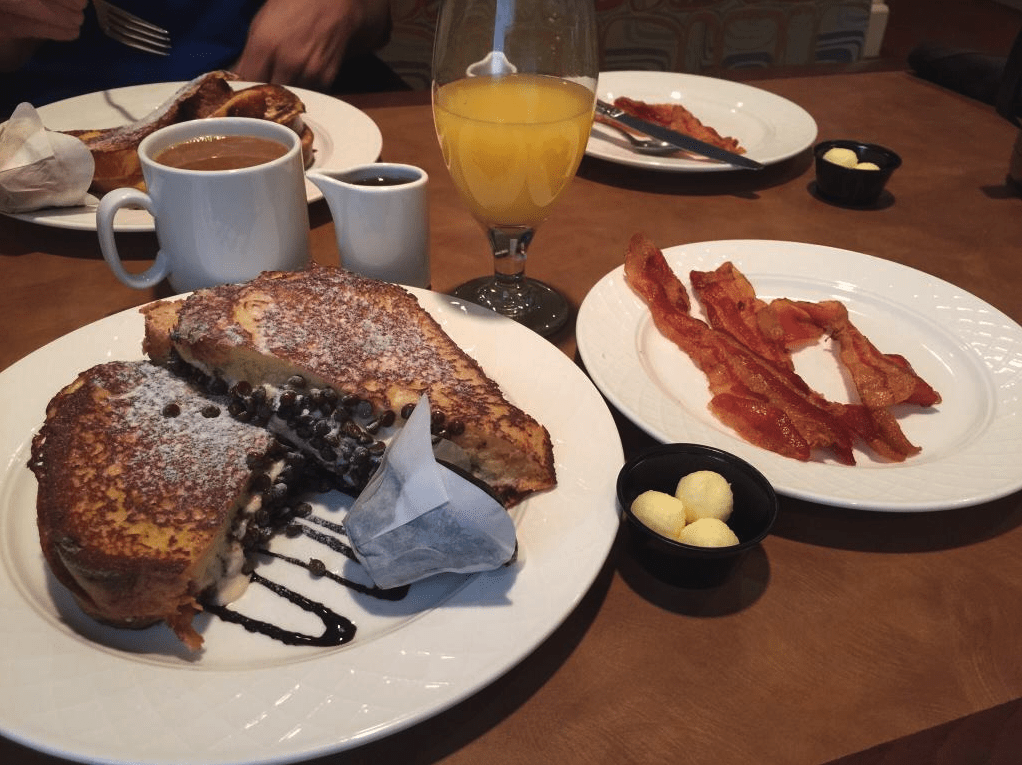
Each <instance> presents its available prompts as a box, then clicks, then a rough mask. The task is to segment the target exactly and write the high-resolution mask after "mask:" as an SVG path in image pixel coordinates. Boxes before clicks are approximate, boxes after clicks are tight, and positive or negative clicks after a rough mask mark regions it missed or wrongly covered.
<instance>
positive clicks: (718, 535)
mask: <svg viewBox="0 0 1022 765" xmlns="http://www.w3.org/2000/svg"><path fill="white" fill-rule="evenodd" d="M678 541H679V542H683V543H685V544H687V545H695V546H696V547H730V546H731V545H736V544H738V537H737V536H736V535H735V532H733V531H732V530H731V529H730V527H729V526H728V525H727V524H726V523H724V521H721V520H717V519H716V518H700V519H698V520H696V521H693V522H692V523H690V524H688V525H687V526H685V528H683V529H682V530H681V533H680V534H679V535H678Z"/></svg>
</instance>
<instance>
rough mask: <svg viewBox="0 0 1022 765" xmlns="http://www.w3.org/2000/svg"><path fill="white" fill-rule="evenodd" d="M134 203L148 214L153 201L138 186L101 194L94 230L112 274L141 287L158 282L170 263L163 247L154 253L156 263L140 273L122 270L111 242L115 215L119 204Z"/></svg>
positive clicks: (130, 285)
mask: <svg viewBox="0 0 1022 765" xmlns="http://www.w3.org/2000/svg"><path fill="white" fill-rule="evenodd" d="M128 205H136V206H141V207H144V208H145V209H146V210H148V211H149V214H150V215H152V216H153V217H156V215H155V213H154V212H153V200H152V197H150V196H149V195H148V194H146V193H145V192H144V191H139V190H138V189H114V190H113V191H110V192H107V193H106V194H104V195H103V198H102V199H100V200H99V207H98V208H96V233H98V234H99V248H100V249H101V250H102V251H103V259H104V260H105V261H106V262H107V265H108V266H110V269H111V270H112V271H113V272H114V276H116V277H117V278H118V279H120V280H121V281H122V282H123V283H124V284H126V285H128V286H129V287H134V288H135V289H137V290H144V289H148V288H149V287H152V286H153V285H156V284H159V283H160V282H161V281H163V279H164V278H165V277H166V276H167V274H169V273H170V263H169V261H168V259H167V256H166V255H164V253H163V250H159V251H158V252H157V253H156V262H155V263H153V265H151V266H150V267H149V268H148V269H146V270H145V271H143V272H142V273H140V274H130V273H128V272H127V271H125V270H124V266H123V265H122V263H121V256H120V254H119V253H118V252H117V243H116V242H115V241H114V215H116V214H117V211H118V210H120V209H121V208H122V207H126V206H128Z"/></svg>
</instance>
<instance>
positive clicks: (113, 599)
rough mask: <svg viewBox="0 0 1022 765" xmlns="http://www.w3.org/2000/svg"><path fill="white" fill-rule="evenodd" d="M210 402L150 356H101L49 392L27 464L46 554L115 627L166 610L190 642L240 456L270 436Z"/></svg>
mask: <svg viewBox="0 0 1022 765" xmlns="http://www.w3.org/2000/svg"><path fill="white" fill-rule="evenodd" d="M171 403H173V404H175V405H176V406H177V408H178V409H179V412H178V413H177V414H172V413H171V414H168V413H166V412H165V411H164V410H165V407H166V406H167V405H168V404H171ZM210 405H211V400H210V398H209V397H208V396H201V395H198V394H197V393H196V391H195V390H194V389H192V387H191V386H190V385H189V383H187V382H185V381H184V380H181V379H179V378H177V377H175V376H174V375H172V374H171V373H170V372H168V371H167V370H166V369H164V368H162V367H159V366H157V365H155V364H151V363H149V362H109V363H106V364H101V365H98V366H95V367H92V368H91V369H88V370H86V371H84V372H82V373H81V374H80V375H79V376H78V378H77V379H76V380H75V381H74V382H72V383H71V384H70V385H68V386H67V387H65V388H64V389H63V390H61V391H60V392H59V393H58V394H57V395H56V396H54V398H53V399H52V400H51V402H50V404H49V406H48V407H47V411H46V421H45V423H44V425H43V426H42V428H41V429H40V431H39V433H38V434H37V435H36V436H35V438H34V439H33V442H32V456H31V461H30V463H29V467H30V468H31V469H32V471H33V472H34V473H35V475H36V477H37V479H38V483H39V493H38V499H37V521H38V527H39V537H40V542H41V544H42V549H43V554H44V555H45V557H46V560H47V562H48V563H49V565H50V568H51V570H52V571H53V573H54V575H55V576H56V577H57V579H58V580H59V581H60V582H61V583H62V584H64V585H65V586H66V587H67V588H68V589H69V590H71V592H72V593H73V594H74V596H75V598H76V600H77V601H78V603H79V605H80V606H81V608H82V610H83V611H85V612H86V613H87V614H89V615H90V616H92V617H93V618H95V619H97V620H99V621H102V622H105V623H109V624H113V625H116V626H121V627H139V628H141V627H146V626H148V625H150V624H153V623H155V622H158V621H161V620H162V621H166V622H167V623H169V624H170V625H171V627H172V628H174V630H175V631H176V632H177V633H178V635H179V636H180V637H181V639H182V640H184V641H185V642H186V643H187V644H188V645H190V646H191V647H193V648H196V647H198V646H199V645H201V642H202V640H201V638H200V637H199V636H198V634H197V633H195V631H194V629H193V628H192V626H191V621H192V617H193V616H194V614H195V613H196V612H198V611H199V610H200V607H199V606H198V604H197V603H196V597H197V596H198V595H199V594H200V592H199V589H200V585H199V582H200V581H204V580H205V578H206V577H207V574H208V570H209V567H210V566H211V565H213V564H214V563H215V562H216V556H217V554H218V553H219V552H221V550H222V549H223V545H224V543H225V540H226V537H227V534H228V531H229V530H230V527H231V524H232V521H233V518H234V516H235V515H236V513H237V511H238V510H239V508H240V507H241V506H242V505H244V504H245V502H247V499H248V496H249V486H250V482H251V479H252V476H253V470H252V468H251V467H249V456H248V455H250V454H253V453H254V454H260V455H263V454H266V453H267V452H268V450H270V449H271V445H272V444H274V438H273V436H272V435H270V434H269V433H267V432H266V431H265V430H263V429H261V428H257V427H254V426H250V425H246V424H244V423H241V422H238V421H236V420H235V419H234V418H232V417H230V416H228V415H227V413H226V412H222V413H221V414H219V415H218V416H211V411H210V410H208V409H207V407H209V406H210ZM203 410H205V411H203Z"/></svg>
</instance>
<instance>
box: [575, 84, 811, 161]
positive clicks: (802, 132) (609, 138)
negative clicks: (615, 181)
mask: <svg viewBox="0 0 1022 765" xmlns="http://www.w3.org/2000/svg"><path fill="white" fill-rule="evenodd" d="M596 93H597V96H599V98H601V99H602V100H604V101H606V102H608V103H613V104H614V105H615V106H617V107H619V108H622V109H624V110H625V111H626V112H629V113H630V114H633V115H634V116H636V117H639V118H640V119H645V120H647V121H652V122H656V123H659V124H662V125H663V126H664V127H669V128H671V129H672V130H677V131H679V132H681V133H685V134H687V135H691V136H693V137H694V138H698V139H699V140H701V141H704V142H707V143H711V144H714V145H717V146H720V147H721V148H722V149H726V150H727V151H732V152H737V153H739V154H744V155H745V156H747V157H748V158H749V159H754V160H756V161H757V162H760V163H761V164H764V165H772V164H776V163H778V162H782V161H783V160H786V159H789V158H790V157H793V156H795V155H796V154H798V153H800V152H802V151H804V150H805V149H807V148H809V147H810V146H812V145H813V142H814V141H815V140H816V135H817V127H816V121H815V120H814V119H813V117H812V115H810V114H809V112H807V111H806V110H805V109H803V108H802V107H801V106H799V105H798V104H796V103H794V102H792V101H789V100H788V99H786V98H782V97H781V96H778V95H776V94H774V93H770V92H768V91H766V90H762V89H761V88H756V87H753V86H751V85H745V84H743V83H739V82H731V81H729V80H721V79H717V78H715V77H705V76H701V75H696V74H679V73H676V72H601V73H600V78H599V81H598V82H597V85H596ZM586 154H588V155H589V156H591V157H597V158H599V159H603V160H607V161H609V162H615V163H617V164H622V165H629V166H632V167H641V168H646V169H651V170H664V171H668V172H678V173H714V172H726V171H731V170H735V169H736V168H735V167H734V166H733V165H728V164H725V163H723V162H716V161H714V160H712V159H707V158H705V157H697V156H694V155H691V154H687V153H685V152H682V151H679V152H677V153H674V154H668V155H666V156H652V155H648V154H639V153H637V152H635V151H634V150H633V149H632V148H631V146H630V144H629V143H628V140H627V139H626V138H625V137H624V136H623V135H621V133H620V132H619V131H617V130H615V129H614V128H611V127H608V126H607V125H605V124H601V123H600V122H599V118H597V121H596V122H595V123H594V124H593V129H592V132H591V133H590V135H589V143H588V144H587V145H586Z"/></svg>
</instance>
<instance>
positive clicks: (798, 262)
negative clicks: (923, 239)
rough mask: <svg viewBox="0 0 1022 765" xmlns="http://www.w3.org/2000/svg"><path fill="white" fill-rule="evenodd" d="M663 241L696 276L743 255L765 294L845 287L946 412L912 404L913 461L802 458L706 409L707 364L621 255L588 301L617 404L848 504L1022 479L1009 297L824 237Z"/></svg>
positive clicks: (599, 381) (791, 487) (653, 424)
mask: <svg viewBox="0 0 1022 765" xmlns="http://www.w3.org/2000/svg"><path fill="white" fill-rule="evenodd" d="M663 252H664V255H665V257H666V258H667V260H668V262H669V263H670V264H671V266H672V268H673V269H674V270H675V272H676V273H678V274H679V276H680V277H681V280H682V282H683V283H684V284H685V285H686V287H689V281H688V272H689V271H690V270H692V269H697V270H711V269H713V268H716V267H717V266H718V265H720V264H721V263H722V262H724V261H725V260H731V261H732V262H734V263H735V265H736V266H737V267H738V268H739V269H741V270H742V272H743V273H745V275H746V276H747V277H748V278H749V280H750V281H751V282H752V284H753V287H754V288H755V287H757V283H758V284H759V285H760V287H759V288H757V291H758V292H759V293H760V295H761V296H762V297H764V298H767V299H769V298H772V297H792V298H804V299H809V300H818V299H825V298H826V297H834V298H836V299H839V300H841V301H842V302H844V303H845V304H846V306H848V308H849V312H850V314H851V315H852V317H853V321H854V323H855V324H856V326H858V327H859V329H861V330H862V331H863V333H864V334H865V335H866V336H867V337H869V338H870V339H871V340H872V341H873V343H874V344H875V345H876V346H877V347H878V348H879V349H880V350H881V351H884V352H887V353H902V354H903V355H905V356H906V357H908V359H909V361H910V362H911V363H912V364H913V366H914V367H915V368H916V370H917V371H918V372H919V373H920V374H921V375H922V376H923V377H924V379H928V381H930V382H931V383H932V384H934V385H935V387H937V389H938V390H939V391H940V392H941V393H942V395H943V398H944V401H943V402H942V403H941V404H939V405H938V406H937V407H935V408H934V411H933V412H932V413H926V414H924V413H921V412H920V411H919V410H918V409H915V410H914V411H912V410H910V411H909V412H907V413H905V416H900V415H899V421H900V422H901V424H902V426H903V428H904V429H905V431H906V434H907V435H908V436H909V437H910V439H911V438H914V440H915V442H916V443H917V444H918V445H920V446H922V449H923V451H922V453H921V454H919V455H916V456H915V457H912V458H910V459H908V460H907V461H905V462H903V463H900V464H894V463H886V462H883V461H880V460H869V459H865V460H864V459H863V455H862V453H861V452H860V451H858V450H857V452H856V455H857V458H858V464H857V465H856V466H854V467H848V466H842V465H837V464H835V463H833V462H832V461H827V460H822V461H821V460H818V459H814V460H812V461H810V462H808V463H802V462H798V461H797V460H793V459H788V458H785V457H781V456H779V455H776V454H773V453H772V452H769V451H767V450H765V449H760V448H758V447H755V446H753V445H751V444H748V443H746V442H745V441H744V440H742V439H740V438H739V437H738V436H737V435H736V434H734V433H733V432H732V431H730V430H729V429H728V428H726V427H724V426H723V425H721V424H720V423H719V422H717V421H716V420H715V419H714V418H713V417H712V415H710V414H709V412H708V411H706V409H705V404H706V402H708V401H709V393H708V390H707V388H706V382H705V377H703V376H702V373H701V372H699V371H698V370H697V369H696V368H695V366H694V364H692V362H691V361H690V360H689V359H688V358H687V356H685V354H684V353H683V352H682V351H680V350H679V349H678V348H677V347H676V346H674V345H673V344H672V343H670V342H669V341H667V340H666V339H665V338H663V336H662V335H660V334H659V332H658V331H657V330H656V328H655V327H654V326H653V324H652V320H651V319H650V316H649V311H648V309H647V308H646V305H645V303H644V302H643V301H642V300H641V299H640V298H639V297H638V296H637V295H636V294H635V293H634V292H633V291H632V290H631V288H630V287H629V286H628V284H627V282H626V281H625V279H624V270H623V266H619V267H618V268H616V269H615V270H614V271H612V272H610V273H609V274H607V275H605V276H604V277H603V278H602V279H601V280H600V281H599V282H598V283H597V284H596V285H595V286H594V287H593V288H592V290H590V292H589V293H588V295H587V296H586V298H585V299H584V301H583V303H582V306H581V308H580V310H579V316H578V323H577V327H576V336H577V340H578V348H579V354H580V356H581V358H582V361H583V363H584V366H585V368H586V370H587V372H588V373H589V375H590V378H591V379H592V380H593V381H594V382H595V383H596V386H597V387H598V388H599V389H600V390H601V391H602V392H603V394H604V395H605V396H606V397H607V399H608V400H609V401H610V402H611V404H612V405H613V406H615V407H616V408H617V409H618V410H619V411H621V412H622V413H623V414H624V415H625V416H627V417H628V418H629V419H631V420H632V421H633V422H634V423H636V424H637V425H638V426H639V427H640V428H642V429H643V430H644V431H646V432H647V433H648V434H649V435H651V436H653V437H654V438H656V439H658V440H660V441H664V442H673V441H692V442H696V443H704V444H709V445H712V446H717V447H719V448H721V449H724V450H726V451H730V452H733V453H735V454H737V455H739V456H741V457H743V458H744V459H746V460H747V461H749V462H750V463H752V464H753V465H755V466H756V467H757V468H759V469H760V470H761V471H762V472H763V473H764V474H765V475H766V477H767V478H768V479H769V480H770V481H771V483H773V485H774V487H775V489H776V490H777V491H778V492H780V493H782V494H785V495H788V496H791V497H795V498H799V499H805V500H808V501H812V502H817V503H822V504H828V505H833V506H837V507H847V508H854V509H861V510H872V511H889V512H906V511H934V510H946V509H952V508H957V507H965V506H971V505H975V504H980V503H983V502H988V501H992V500H994V499H998V498H1000V497H1003V496H1006V495H1009V494H1012V493H1014V492H1016V491H1018V490H1019V489H1020V488H1022V474H1020V472H1019V471H1018V467H1017V458H1016V457H1015V455H1017V454H1018V453H1019V451H1020V446H1022V395H1020V393H1019V391H1020V389H1022V327H1019V325H1018V324H1017V323H1016V322H1015V321H1014V320H1012V319H1011V318H1010V317H1008V316H1007V315H1005V314H1004V313H1002V312H1001V311H999V310H998V309H996V308H994V307H993V306H991V305H989V304H988V303H986V302H984V301H982V300H980V299H979V298H977V297H975V296H974V295H971V294H970V293H968V292H966V291H964V290H962V289H960V288H958V287H956V286H955V285H953V284H951V283H949V282H946V281H943V280H941V279H939V278H937V277H934V276H931V275H928V274H925V273H923V272H921V271H918V270H915V269H912V268H910V267H907V266H903V265H900V264H898V263H895V262H891V261H886V260H883V259H880V258H876V257H873V256H870V255H865V254H862V253H857V252H853V251H849V250H843V249H839V248H834V247H827V246H823V245H815V244H808V243H799V242H786V241H779V240H720V241H709V242H697V243H692V244H684V245H678V246H675V247H670V248H666V249H664V250H663ZM796 275H797V276H796ZM846 275H847V276H846ZM764 285H767V286H768V287H769V289H766V288H764ZM785 292H790V294H784V293H785ZM800 293H801V294H800ZM892 295H902V296H904V297H901V298H899V297H892ZM696 310H698V309H696ZM871 315H872V316H871ZM888 316H894V317H897V318H899V319H900V320H901V321H902V324H903V326H908V328H909V329H908V334H897V332H896V331H895V334H893V335H892V332H891V331H889V330H885V328H884V326H883V325H882V323H878V322H880V321H881V317H888ZM913 331H915V332H917V333H918V334H917V335H916V336H913V335H912V334H911V333H912V332H913ZM914 342H915V343H918V346H915V345H914V344H913V343H914ZM917 348H918V349H917ZM675 363H676V364H677V366H676V367H675V366H674V364H675ZM665 367H669V369H668V371H667V372H666V373H665ZM650 370H653V371H652V372H651V371H650ZM665 374H669V375H674V376H675V378H674V379H677V380H679V381H684V382H685V383H687V384H688V385H689V386H690V387H689V389H688V390H682V388H683V387H684V386H683V385H682V382H679V385H678V388H677V389H676V390H674V391H669V390H667V389H666V388H668V387H670V386H669V385H665V384H664V383H658V382H657V380H654V379H653V377H654V376H657V377H659V378H660V379H663V378H664V377H665ZM685 375H688V376H687V377H686V376H685ZM700 380H701V387H698V388H697V385H698V381H700ZM938 382H940V383H941V384H937V383H938ZM963 386H969V387H963ZM941 387H943V388H944V390H941ZM822 392H824V393H825V394H827V393H828V391H822ZM930 418H932V419H930ZM914 429H916V432H914ZM941 434H946V435H941Z"/></svg>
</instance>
